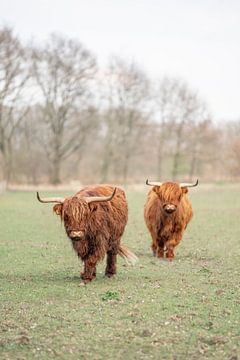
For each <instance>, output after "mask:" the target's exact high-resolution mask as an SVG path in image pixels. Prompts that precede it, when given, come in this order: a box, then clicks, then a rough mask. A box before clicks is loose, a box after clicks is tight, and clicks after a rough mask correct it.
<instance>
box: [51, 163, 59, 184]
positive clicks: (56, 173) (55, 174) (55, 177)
mask: <svg viewBox="0 0 240 360" xmlns="http://www.w3.org/2000/svg"><path fill="white" fill-rule="evenodd" d="M52 165H53V170H52V184H53V185H58V184H60V183H61V179H60V167H61V161H60V158H59V157H57V158H56V159H55V160H54V161H53V164H52Z"/></svg>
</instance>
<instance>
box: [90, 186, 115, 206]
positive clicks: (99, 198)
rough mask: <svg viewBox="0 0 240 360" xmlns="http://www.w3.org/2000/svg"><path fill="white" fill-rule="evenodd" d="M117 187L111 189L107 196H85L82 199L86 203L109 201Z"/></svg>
mask: <svg viewBox="0 0 240 360" xmlns="http://www.w3.org/2000/svg"><path fill="white" fill-rule="evenodd" d="M116 190H117V188H115V189H114V190H113V193H112V194H111V195H109V196H85V197H84V198H83V199H84V200H85V201H86V202H87V203H88V204H90V203H92V202H99V201H110V200H112V198H113V197H114V195H115V192H116Z"/></svg>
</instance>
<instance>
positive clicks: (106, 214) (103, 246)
mask: <svg viewBox="0 0 240 360" xmlns="http://www.w3.org/2000/svg"><path fill="white" fill-rule="evenodd" d="M113 190H114V188H113V187H112V186H109V185H106V186H96V187H86V188H84V189H83V190H81V191H79V192H78V193H77V194H75V195H74V196H72V197H69V198H66V199H65V201H64V203H63V204H57V205H55V206H54V207H53V209H54V211H55V213H56V214H57V215H60V216H61V219H62V221H63V222H64V226H65V229H66V233H67V235H68V237H69V238H70V239H71V241H72V246H73V248H74V250H75V251H76V253H77V255H78V257H79V258H81V259H82V261H83V262H84V271H83V272H82V274H81V278H82V280H83V281H84V283H87V282H90V281H91V280H92V279H94V278H95V276H96V265H97V263H98V262H99V261H100V260H102V259H103V258H104V256H105V254H107V267H106V271H105V274H106V276H108V277H111V276H113V275H114V274H115V273H116V260H117V254H119V255H120V256H122V257H123V258H125V260H129V261H130V262H134V261H135V260H136V259H137V258H136V256H135V255H134V254H133V253H131V252H130V251H129V250H128V249H127V247H125V246H123V245H121V244H120V240H121V236H122V235H123V232H124V228H125V226H126V223H127V220H128V207H127V202H126V198H125V193H124V191H123V190H121V189H120V188H117V190H116V193H115V195H114V196H113V198H112V199H111V200H110V201H106V202H94V203H89V204H88V203H87V202H86V201H85V200H84V197H88V196H109V195H111V194H112V193H113ZM73 232H81V233H80V234H81V236H80V237H79V238H74V237H72V233H73Z"/></svg>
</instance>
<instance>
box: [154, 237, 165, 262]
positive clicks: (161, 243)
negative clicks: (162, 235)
mask: <svg viewBox="0 0 240 360" xmlns="http://www.w3.org/2000/svg"><path fill="white" fill-rule="evenodd" d="M156 255H157V257H158V258H163V257H164V241H163V240H162V239H158V240H157V251H156Z"/></svg>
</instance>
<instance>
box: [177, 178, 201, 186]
mask: <svg viewBox="0 0 240 360" xmlns="http://www.w3.org/2000/svg"><path fill="white" fill-rule="evenodd" d="M197 184H198V179H197V180H196V182H195V184H190V183H180V184H179V185H180V186H181V187H194V186H197Z"/></svg>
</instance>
